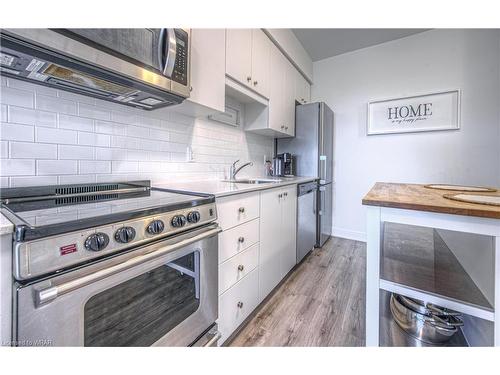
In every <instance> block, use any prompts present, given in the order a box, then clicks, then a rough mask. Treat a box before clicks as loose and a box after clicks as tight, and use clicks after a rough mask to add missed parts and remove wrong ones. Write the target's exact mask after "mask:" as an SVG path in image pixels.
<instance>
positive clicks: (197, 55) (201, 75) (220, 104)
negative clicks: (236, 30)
mask: <svg viewBox="0 0 500 375" xmlns="http://www.w3.org/2000/svg"><path fill="white" fill-rule="evenodd" d="M225 59H226V31H225V30H224V29H191V87H192V90H191V94H190V97H189V101H191V102H193V103H197V104H201V105H203V106H205V107H209V108H213V109H215V110H217V111H221V112H224V106H225V89H226V88H225V73H226V72H225Z"/></svg>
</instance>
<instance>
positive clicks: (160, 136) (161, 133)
mask: <svg viewBox="0 0 500 375" xmlns="http://www.w3.org/2000/svg"><path fill="white" fill-rule="evenodd" d="M149 136H150V137H151V138H152V139H156V140H158V141H168V140H170V133H169V132H168V131H166V130H161V129H149Z"/></svg>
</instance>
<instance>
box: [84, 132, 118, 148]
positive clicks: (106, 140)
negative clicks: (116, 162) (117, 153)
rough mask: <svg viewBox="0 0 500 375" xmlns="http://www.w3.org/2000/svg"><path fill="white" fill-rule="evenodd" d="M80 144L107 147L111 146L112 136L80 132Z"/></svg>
mask: <svg viewBox="0 0 500 375" xmlns="http://www.w3.org/2000/svg"><path fill="white" fill-rule="evenodd" d="M78 144H79V145H87V146H107V147H109V146H110V145H111V136H109V135H107V134H95V133H83V132H78Z"/></svg>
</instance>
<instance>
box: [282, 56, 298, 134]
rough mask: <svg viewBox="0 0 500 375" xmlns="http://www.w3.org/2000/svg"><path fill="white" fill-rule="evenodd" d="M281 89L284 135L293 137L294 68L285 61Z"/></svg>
mask: <svg viewBox="0 0 500 375" xmlns="http://www.w3.org/2000/svg"><path fill="white" fill-rule="evenodd" d="M284 72H285V78H284V88H283V100H284V103H283V115H284V119H285V133H286V134H287V135H291V136H294V135H295V72H296V70H295V67H294V66H293V65H292V63H291V62H290V61H288V60H286V64H285V70H284Z"/></svg>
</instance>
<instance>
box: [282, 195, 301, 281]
mask: <svg viewBox="0 0 500 375" xmlns="http://www.w3.org/2000/svg"><path fill="white" fill-rule="evenodd" d="M281 225H282V229H281V230H282V235H281V241H283V244H282V245H283V247H282V249H281V251H282V254H281V259H282V262H281V273H282V275H283V277H284V276H285V275H286V274H287V273H288V272H289V271H290V270H291V269H292V268H293V267H294V266H295V264H296V263H297V245H296V236H297V186H296V185H293V186H291V187H289V188H286V189H283V198H282V201H281Z"/></svg>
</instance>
